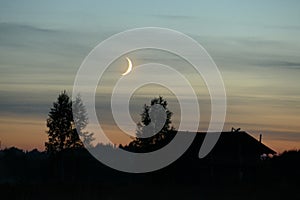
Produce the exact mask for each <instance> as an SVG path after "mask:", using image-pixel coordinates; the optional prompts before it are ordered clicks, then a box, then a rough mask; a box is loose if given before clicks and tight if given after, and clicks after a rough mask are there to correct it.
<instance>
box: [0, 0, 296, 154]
mask: <svg viewBox="0 0 300 200" xmlns="http://www.w3.org/2000/svg"><path fill="white" fill-rule="evenodd" d="M299 9H300V2H299V1H296V0H295V1H292V0H287V1H277V0H272V1H267V0H265V1H237V0H236V1H233V0H228V1H199V0H195V1H174V0H172V1H171V0H166V1H158V0H152V1H129V0H128V1H113V0H112V1H96V0H95V1H79V0H60V1H58V0H53V1H39V0H27V1H21V0H0V72H1V73H0V97H1V98H0V140H1V145H2V146H1V148H5V147H10V146H16V147H19V148H23V149H27V150H30V149H33V148H38V149H40V150H43V149H44V142H45V141H46V140H47V135H46V133H45V132H46V131H47V127H46V119H47V115H48V112H49V110H50V107H51V106H52V103H53V101H55V100H56V98H57V96H58V94H59V93H60V92H61V91H62V90H67V91H68V92H69V93H70V94H71V92H72V87H73V83H74V78H75V76H76V73H77V70H78V69H79V67H80V65H81V63H82V62H83V59H84V58H85V57H86V56H87V55H88V53H89V52H90V51H91V50H92V49H93V48H94V47H95V46H96V45H97V44H98V43H100V42H101V41H103V40H105V39H107V38H108V37H110V36H111V35H113V34H117V33H119V32H121V31H125V30H128V29H132V28H139V27H149V26H150V27H164V28H169V29H174V30H177V31H180V32H182V33H184V34H186V35H188V36H190V37H192V38H193V39H194V40H196V41H197V42H199V43H200V44H201V45H202V46H203V47H204V48H205V49H206V50H207V52H208V53H209V54H210V56H211V57H212V59H213V60H214V62H215V63H216V65H217V66H218V68H219V70H220V72H221V74H222V77H223V80H224V84H225V88H226V93H227V101H228V102H227V103H228V107H227V116H226V121H225V126H224V130H227V131H228V130H230V129H231V127H240V128H241V129H242V130H245V131H247V132H249V133H250V134H251V135H252V136H253V137H256V138H258V136H259V134H260V133H261V134H263V142H264V143H265V144H267V145H268V146H270V147H271V148H273V149H274V150H276V151H278V152H282V151H283V150H285V149H299V148H300V131H299V130H300V123H299V121H300V106H299V102H300V90H299V86H300V81H299V79H298V77H300V56H299V54H300V37H299V35H300V21H299V19H300V12H299ZM129 55H130V56H131V57H132V60H133V63H134V64H137V63H144V62H147V61H151V60H152V61H153V59H154V60H155V61H156V62H166V63H168V64H170V65H176V64H177V65H179V64H182V65H181V66H182V67H183V71H184V72H185V73H186V74H187V75H190V76H193V73H192V72H191V71H189V67H188V65H187V64H184V63H180V59H178V58H174V57H173V55H169V54H167V53H165V52H151V51H142V52H132V53H130V54H129ZM124 65H126V60H125V59H124V58H122V57H121V58H119V59H117V60H116V61H115V62H114V63H113V64H112V66H111V69H115V68H118V67H119V68H118V70H119V71H118V70H115V71H114V72H118V73H122V69H124V71H125V68H124V67H123V66H124ZM122 67H123V68H122ZM112 79H114V80H115V77H114V76H113V75H110V74H109V71H108V72H107V75H106V76H105V77H104V80H103V85H101V84H100V85H101V86H102V87H103V88H105V86H107V88H108V89H107V88H106V90H103V88H102V89H101V87H100V85H99V90H97V91H98V92H97V97H96V101H97V106H96V107H97V111H99V113H97V114H98V115H99V116H100V118H101V120H102V121H103V124H104V127H105V129H106V130H107V131H108V132H109V134H110V135H111V137H112V138H113V140H114V141H116V143H123V142H125V141H128V137H126V136H124V135H123V136H122V135H121V134H119V130H118V128H117V127H116V126H115V124H114V123H113V121H112V118H111V116H109V114H107V113H108V112H109V110H108V109H106V108H107V106H106V105H109V91H110V90H111V87H112V85H111V84H112V83H114V82H113V81H112ZM190 80H191V82H193V81H194V82H193V84H194V86H195V87H196V88H197V87H198V89H199V90H198V91H197V95H198V96H199V97H200V98H202V100H201V105H202V106H203V107H204V108H201V109H202V110H203V114H202V115H203V116H204V118H203V119H204V121H205V119H206V118H208V117H207V116H209V109H208V106H207V105H208V104H207V102H208V101H207V95H208V94H207V91H205V85H204V83H198V82H197V81H195V80H198V79H196V78H195V77H194V78H193V77H192V78H191V79H190ZM105 84H106V85H105ZM197 84H199V85H197ZM153 87H155V88H156V89H153ZM201 88H202V89H203V90H202V89H201ZM157 92H159V94H161V95H163V96H165V97H166V98H167V100H168V101H169V102H170V103H169V106H170V110H172V111H173V112H174V116H173V118H174V120H173V121H174V123H175V126H176V123H177V122H178V120H179V117H178V114H179V113H180V109H179V108H178V102H177V101H176V98H175V96H174V95H173V94H172V93H171V92H170V91H168V90H167V89H166V88H162V87H157V86H146V87H144V88H141V89H139V90H138V91H137V92H136V93H135V94H134V97H133V98H132V102H131V104H130V106H131V107H130V108H131V110H132V116H133V119H134V120H135V121H138V120H139V119H138V115H139V113H140V112H141V109H142V106H143V104H144V103H148V102H149V100H150V99H151V98H152V97H154V96H156V95H158V94H157ZM201 105H200V106H201ZM101 116H107V117H101ZM204 126H205V125H204ZM202 128H203V127H202ZM200 130H202V129H200Z"/></svg>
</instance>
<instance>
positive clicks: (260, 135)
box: [259, 134, 262, 143]
mask: <svg viewBox="0 0 300 200" xmlns="http://www.w3.org/2000/svg"><path fill="white" fill-rule="evenodd" d="M261 141H262V134H259V143H261Z"/></svg>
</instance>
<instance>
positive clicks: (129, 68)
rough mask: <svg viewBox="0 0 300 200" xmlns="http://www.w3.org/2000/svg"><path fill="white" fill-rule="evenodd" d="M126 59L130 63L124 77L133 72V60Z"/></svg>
mask: <svg viewBox="0 0 300 200" xmlns="http://www.w3.org/2000/svg"><path fill="white" fill-rule="evenodd" d="M126 59H127V61H128V68H127V70H126V72H124V73H123V74H122V76H125V75H127V74H129V72H131V70H132V62H131V60H130V59H129V58H127V57H126Z"/></svg>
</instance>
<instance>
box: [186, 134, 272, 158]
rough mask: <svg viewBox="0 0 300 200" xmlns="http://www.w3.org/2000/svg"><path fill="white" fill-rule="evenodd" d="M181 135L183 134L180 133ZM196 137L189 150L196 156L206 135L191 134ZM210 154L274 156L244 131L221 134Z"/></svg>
mask: <svg viewBox="0 0 300 200" xmlns="http://www.w3.org/2000/svg"><path fill="white" fill-rule="evenodd" d="M182 133H183V132H182ZM191 134H196V137H195V139H194V141H193V143H192V145H191V146H190V148H189V150H188V151H189V154H190V153H192V154H197V155H193V156H198V153H199V151H200V148H201V146H202V143H203V141H204V138H205V136H206V134H209V133H205V132H197V133H191ZM211 154H214V155H215V156H218V155H220V156H223V155H233V154H242V155H243V156H253V155H254V156H257V155H262V154H272V155H274V154H276V152H275V151H274V150H272V149H271V148H269V147H267V146H266V145H264V144H263V143H261V142H259V141H258V140H257V139H255V138H254V137H252V136H251V135H249V134H248V133H247V132H245V131H238V132H222V133H221V135H220V138H219V140H218V142H217V143H216V145H215V147H214V148H213V150H212V152H211Z"/></svg>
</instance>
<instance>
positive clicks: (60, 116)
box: [45, 91, 93, 153]
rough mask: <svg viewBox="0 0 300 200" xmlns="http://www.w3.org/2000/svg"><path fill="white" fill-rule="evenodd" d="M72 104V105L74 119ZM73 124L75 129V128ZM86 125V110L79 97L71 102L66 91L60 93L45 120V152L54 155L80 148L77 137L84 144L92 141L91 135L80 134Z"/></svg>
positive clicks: (80, 144) (80, 143) (81, 145)
mask: <svg viewBox="0 0 300 200" xmlns="http://www.w3.org/2000/svg"><path fill="white" fill-rule="evenodd" d="M72 104H74V105H73V109H74V117H73V112H72ZM74 120H75V121H74ZM75 122H76V126H77V127H75ZM87 123H88V118H87V115H86V110H85V107H84V105H83V104H82V102H81V99H80V96H78V97H77V98H76V100H75V101H74V102H72V100H71V98H70V97H69V95H68V94H67V93H66V91H63V92H61V93H60V94H59V96H58V98H57V101H56V102H54V103H53V107H52V108H51V110H50V112H49V115H48V118H47V127H48V131H47V134H48V142H46V143H45V147H46V151H47V152H51V153H55V152H59V151H62V150H64V149H70V148H82V147H83V143H82V141H81V140H80V138H79V135H80V136H82V138H83V139H84V140H83V141H84V142H87V141H89V142H90V141H92V135H93V134H89V133H87V132H85V133H84V132H82V130H83V129H84V128H85V127H86V125H87ZM76 128H77V129H76ZM85 140H86V141H85Z"/></svg>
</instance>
